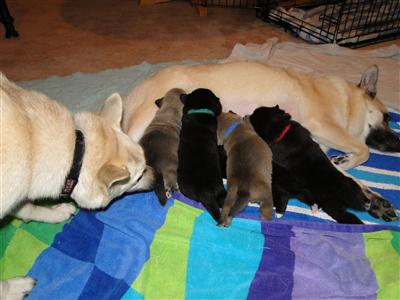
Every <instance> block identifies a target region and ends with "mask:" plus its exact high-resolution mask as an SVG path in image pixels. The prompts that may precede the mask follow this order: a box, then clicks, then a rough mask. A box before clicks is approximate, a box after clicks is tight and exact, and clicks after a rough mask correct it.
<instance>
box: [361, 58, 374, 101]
mask: <svg viewBox="0 0 400 300" xmlns="http://www.w3.org/2000/svg"><path fill="white" fill-rule="evenodd" d="M378 74H379V69H378V66H377V65H373V66H372V67H370V68H368V70H366V71H365V72H364V74H363V75H362V77H361V81H360V84H359V85H358V86H359V87H360V88H362V89H364V90H365V91H366V92H367V94H368V95H370V96H371V97H375V96H376V83H377V82H378Z"/></svg>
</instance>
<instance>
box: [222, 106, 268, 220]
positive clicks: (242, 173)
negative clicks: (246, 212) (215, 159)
mask: <svg viewBox="0 0 400 300" xmlns="http://www.w3.org/2000/svg"><path fill="white" fill-rule="evenodd" d="M217 134H218V144H220V145H222V144H223V145H224V149H225V151H226V155H227V158H228V159H227V162H226V174H227V180H228V193H227V195H226V198H225V201H224V205H223V207H222V211H221V220H220V222H219V223H218V225H219V226H225V227H227V226H229V225H230V223H231V221H232V218H233V217H234V216H235V215H236V214H237V213H239V212H240V211H242V210H243V209H244V208H245V207H246V205H247V204H248V203H249V202H250V201H251V202H257V203H260V217H261V218H262V219H263V220H271V219H272V210H273V201H272V188H271V174H272V152H271V150H270V149H269V147H268V145H267V144H266V143H265V142H264V141H263V140H262V139H261V138H260V137H259V136H258V134H257V133H256V132H255V131H254V129H253V127H252V126H251V124H250V122H249V120H244V119H242V118H241V117H240V116H239V115H237V114H235V113H232V112H229V113H222V114H221V115H220V116H219V117H218V131H217Z"/></svg>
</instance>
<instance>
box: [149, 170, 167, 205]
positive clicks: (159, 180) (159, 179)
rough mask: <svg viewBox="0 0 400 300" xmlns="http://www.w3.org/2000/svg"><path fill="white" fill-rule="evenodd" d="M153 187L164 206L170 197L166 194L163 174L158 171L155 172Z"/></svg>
mask: <svg viewBox="0 0 400 300" xmlns="http://www.w3.org/2000/svg"><path fill="white" fill-rule="evenodd" d="M153 188H154V193H155V194H156V195H157V198H158V201H159V202H160V204H161V205H162V206H164V205H165V204H166V203H167V200H168V199H167V195H166V190H165V185H164V178H163V175H162V174H161V173H160V172H158V171H155V172H154V186H153Z"/></svg>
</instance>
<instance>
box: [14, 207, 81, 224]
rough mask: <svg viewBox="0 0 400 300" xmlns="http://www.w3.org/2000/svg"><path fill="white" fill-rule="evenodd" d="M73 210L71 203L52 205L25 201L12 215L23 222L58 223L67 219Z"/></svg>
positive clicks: (72, 213)
mask: <svg viewBox="0 0 400 300" xmlns="http://www.w3.org/2000/svg"><path fill="white" fill-rule="evenodd" d="M75 211H76V207H75V206H74V205H73V204H71V203H60V204H56V205H53V206H52V207H44V206H38V205H34V204H32V203H26V204H24V205H23V206H22V207H21V208H19V209H18V210H17V211H16V212H15V213H13V215H14V216H16V217H17V218H19V219H22V220H23V221H25V222H28V221H39V222H45V223H60V222H63V221H66V220H68V219H69V218H70V217H71V216H73V215H74V213H75Z"/></svg>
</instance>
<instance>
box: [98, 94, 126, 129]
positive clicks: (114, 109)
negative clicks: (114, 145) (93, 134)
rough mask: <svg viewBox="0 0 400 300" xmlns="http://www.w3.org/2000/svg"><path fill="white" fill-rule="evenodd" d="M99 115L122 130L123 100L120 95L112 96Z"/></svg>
mask: <svg viewBox="0 0 400 300" xmlns="http://www.w3.org/2000/svg"><path fill="white" fill-rule="evenodd" d="M99 115H100V116H101V117H103V118H104V119H106V120H107V122H108V123H109V124H110V125H111V126H112V127H116V128H121V119H122V98H121V96H120V95H119V94H118V93H114V94H112V95H111V96H110V97H108V99H107V100H106V101H105V102H104V105H103V107H102V108H101V109H100V111H99Z"/></svg>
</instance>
